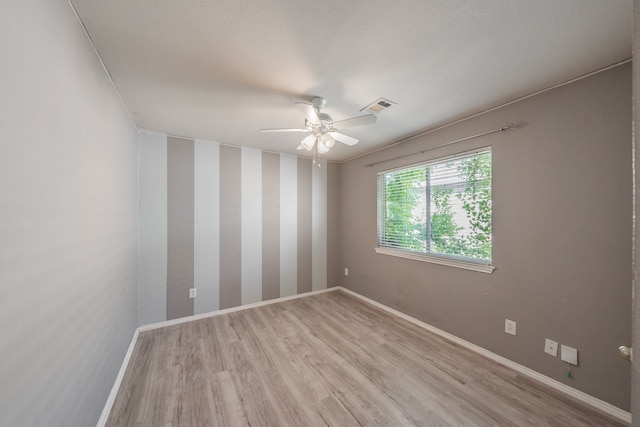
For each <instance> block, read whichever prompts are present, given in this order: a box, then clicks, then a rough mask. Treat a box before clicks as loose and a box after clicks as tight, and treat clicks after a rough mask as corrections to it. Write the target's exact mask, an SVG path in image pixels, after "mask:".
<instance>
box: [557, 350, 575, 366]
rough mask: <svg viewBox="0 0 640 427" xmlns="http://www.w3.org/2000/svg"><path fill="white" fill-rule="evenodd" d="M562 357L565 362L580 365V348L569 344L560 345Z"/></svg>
mask: <svg viewBox="0 0 640 427" xmlns="http://www.w3.org/2000/svg"><path fill="white" fill-rule="evenodd" d="M560 359H562V360H563V361H564V362H567V363H571V364H572V365H576V366H577V365H578V350H576V349H575V348H573V347H569V346H567V345H561V346H560Z"/></svg>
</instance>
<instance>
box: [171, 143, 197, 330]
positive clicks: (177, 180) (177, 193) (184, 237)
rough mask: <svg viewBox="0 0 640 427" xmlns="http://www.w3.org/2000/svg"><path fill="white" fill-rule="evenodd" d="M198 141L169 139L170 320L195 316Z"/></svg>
mask: <svg viewBox="0 0 640 427" xmlns="http://www.w3.org/2000/svg"><path fill="white" fill-rule="evenodd" d="M193 156H194V142H193V140H189V139H182V138H174V137H168V138H167V320H171V319H177V318H179V317H184V316H191V315H193V299H190V298H189V289H190V288H192V287H193V256H194V249H193V243H194V242H193V209H194V198H193V197H194V193H193V191H194V184H193V182H194V169H193V168H194V162H193V159H194V157H193Z"/></svg>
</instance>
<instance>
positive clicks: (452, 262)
mask: <svg viewBox="0 0 640 427" xmlns="http://www.w3.org/2000/svg"><path fill="white" fill-rule="evenodd" d="M375 251H376V253H379V254H383V255H391V256H397V257H400V258H407V259H413V260H416V261H422V262H431V263H433V264H440V265H446V266H449V267H456V268H464V269H465V270H473V271H479V272H481V273H488V274H491V273H493V270H495V269H496V268H495V267H494V266H492V265H486V264H477V263H475V262H469V261H462V260H458V259H453V258H444V257H438V256H433V255H426V254H424V255H423V254H418V253H415V252H409V251H403V250H399V249H391V248H381V247H377V248H375Z"/></svg>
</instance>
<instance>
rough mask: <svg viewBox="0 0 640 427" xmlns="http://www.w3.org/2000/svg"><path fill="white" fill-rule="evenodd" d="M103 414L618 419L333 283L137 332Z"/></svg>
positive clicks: (146, 417)
mask: <svg viewBox="0 0 640 427" xmlns="http://www.w3.org/2000/svg"><path fill="white" fill-rule="evenodd" d="M107 425H109V426H137V425H140V426H166V425H172V426H177V425H181V426H254V427H256V426H296V427H302V426H305V427H306V426H412V425H416V426H460V425H471V426H495V425H500V426H509V425H512V426H546V425H554V426H555V425H557V426H560V425H562V426H566V425H570V426H583V425H584V426H605V425H623V424H620V423H617V422H616V421H614V420H612V419H609V418H607V417H606V416H604V415H602V414H599V413H596V412H594V411H593V410H590V409H588V408H586V407H585V406H583V405H581V404H580V403H577V402H574V401H572V400H570V399H569V398H567V397H565V396H563V395H560V394H558V393H556V392H554V391H553V390H550V389H548V388H546V387H545V386H543V385H541V384H538V383H537V382H534V381H532V380H530V379H528V378H526V377H523V376H521V375H519V374H518V373H516V372H514V371H512V370H510V369H508V368H506V367H504V366H502V365H499V364H497V363H494V362H493V361H490V360H488V359H486V358H484V357H483V356H480V355H478V354H476V353H473V352H471V351H468V350H466V349H464V348H462V347H460V346H458V345H456V344H454V343H451V342H449V341H447V340H445V339H443V338H440V337H439V336H437V335H434V334H432V333H430V332H428V331H425V330H424V329H422V328H419V327H418V326H415V325H413V324H411V323H409V322H406V321H404V320H402V319H399V318H397V317H395V316H392V315H390V314H388V313H386V312H384V311H382V310H380V309H378V308H376V307H373V306H370V305H369V304H366V303H363V302H361V301H360V300H358V299H356V298H354V297H352V296H349V295H347V294H346V293H344V292H341V291H333V292H327V293H324V294H319V295H314V296H309V297H304V298H300V299H296V300H291V301H286V302H281V303H276V304H272V305H268V306H264V307H259V308H252V309H248V310H243V311H239V312H235V313H229V314H225V315H219V316H215V317H211V318H207V319H203V320H197V321H193V322H189V323H184V324H181V325H177V326H170V327H166V328H162V329H156V330H152V331H147V332H142V333H141V334H140V335H139V337H138V342H137V344H136V347H135V350H134V352H133V355H132V359H131V362H130V364H129V367H128V369H127V372H126V374H125V377H124V380H123V383H122V385H121V387H120V391H119V393H118V395H117V397H116V401H115V404H114V406H113V408H112V411H111V415H110V417H109V420H108V423H107Z"/></svg>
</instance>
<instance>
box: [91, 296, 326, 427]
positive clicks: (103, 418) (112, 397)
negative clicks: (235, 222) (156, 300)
mask: <svg viewBox="0 0 640 427" xmlns="http://www.w3.org/2000/svg"><path fill="white" fill-rule="evenodd" d="M338 289H339V287H337V286H336V287H330V288H326V289H318V290H316V291H311V292H305V293H302V294H296V295H290V296H287V297H280V298H275V299H270V300H265V301H260V302H255V303H252V304H246V305H239V306H237V307H231V308H226V309H224V310H217V311H211V312H209V313H202V314H196V315H194V316H187V317H181V318H179V319H173V320H165V321H163V322H157V323H150V324H148V325H142V326H139V327H138V328H136V330H135V332H134V333H133V338H131V344H129V348H128V349H127V353H126V354H125V355H124V360H123V361H122V365H121V366H120V371H118V376H117V377H116V380H115V381H114V383H113V387H112V388H111V393H109V397H108V398H107V401H106V402H105V404H104V408H103V409H102V414H101V415H100V418H99V419H98V423H97V424H96V427H104V426H106V424H107V420H108V419H109V414H110V413H111V408H112V407H113V404H114V403H115V401H116V396H117V395H118V391H119V390H120V385H121V384H122V380H123V378H124V374H125V372H126V371H127V367H128V366H129V361H130V360H131V355H132V354H133V350H134V348H135V346H136V342H137V341H138V335H139V334H140V332H144V331H151V330H153V329H159V328H164V327H166V326H173V325H179V324H181V323H187V322H192V321H194V320H200V319H206V318H207V317H215V316H220V315H223V314H228V313H233V312H236V311H242V310H248V309H250V308H255V307H262V306H265V305H269V304H275V303H278V302H283V301H289V300H293V299H298V298H303V297H307V296H311V295H316V294H322V293H325V292H330V291H336V290H338Z"/></svg>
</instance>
